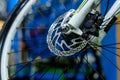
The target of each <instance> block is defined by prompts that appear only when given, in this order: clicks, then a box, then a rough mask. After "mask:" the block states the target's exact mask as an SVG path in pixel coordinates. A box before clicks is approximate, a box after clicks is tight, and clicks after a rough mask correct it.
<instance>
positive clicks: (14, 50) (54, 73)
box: [0, 0, 116, 80]
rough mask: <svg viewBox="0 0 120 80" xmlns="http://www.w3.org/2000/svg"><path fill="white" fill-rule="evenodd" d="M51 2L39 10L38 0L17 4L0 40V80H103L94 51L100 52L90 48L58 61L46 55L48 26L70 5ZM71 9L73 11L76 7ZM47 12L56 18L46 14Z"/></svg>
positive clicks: (21, 0) (39, 3) (51, 55)
mask: <svg viewBox="0 0 120 80" xmlns="http://www.w3.org/2000/svg"><path fill="white" fill-rule="evenodd" d="M37 1H38V2H37ZM52 1H53V2H54V4H50V3H49V0H48V1H47V3H46V6H43V4H45V1H44V0H43V1H42V0H41V2H43V4H42V3H41V2H39V0H20V2H19V3H18V4H17V6H16V8H15V9H14V11H13V12H12V14H11V15H10V17H9V19H8V20H7V22H6V24H5V25H4V29H3V30H2V32H1V36H0V39H1V40H0V42H1V43H0V47H1V50H0V51H1V56H0V57H1V60H0V61H1V62H0V63H1V67H0V71H1V75H0V78H1V80H8V79H10V80H21V79H24V80H31V79H34V80H48V79H49V80H54V79H55V80H59V79H60V80H70V79H71V80H89V79H92V80H97V79H98V80H104V76H103V73H102V68H101V63H100V60H99V58H100V56H99V55H97V54H96V51H98V52H101V51H99V50H98V49H97V50H96V49H93V48H92V49H91V47H90V48H89V49H87V50H84V49H82V50H81V51H80V52H77V53H76V54H74V55H70V56H62V57H61V56H57V55H56V54H54V53H52V52H50V51H49V48H48V44H47V40H46V39H47V34H48V29H49V26H50V25H51V23H52V22H53V21H54V19H55V18H56V17H57V16H58V15H59V14H61V13H63V12H65V11H67V10H68V9H70V8H71V7H70V6H69V5H71V4H70V3H71V2H74V0H70V2H69V1H63V2H61V4H59V3H60V2H59V1H56V0H52ZM80 2H81V1H78V4H79V3H80ZM63 3H64V4H63ZM76 3H77V2H76ZM55 4H57V5H55ZM58 4H59V5H58ZM33 5H34V6H33ZM40 5H41V6H40ZM50 6H52V9H50ZM60 6H62V7H60ZM72 7H74V8H75V7H77V4H76V5H74V4H73V6H72ZM51 11H53V12H55V13H59V14H57V15H55V13H51V14H50V12H51ZM48 14H50V16H49V15H48ZM46 17H48V18H49V20H47V19H48V18H46ZM62 18H63V17H62ZM60 21H61V20H60ZM58 31H59V30H58ZM3 34H4V35H3ZM73 36H74V35H73ZM75 37H77V36H75ZM111 44H112V43H111ZM85 45H86V44H85ZM104 45H105V44H104ZM96 47H102V48H104V47H105V46H104V47H103V46H96ZM107 48H109V47H107ZM107 51H108V50H107ZM109 53H111V52H110V51H109ZM105 59H106V58H105ZM107 60H108V59H107ZM110 62H111V61H110ZM112 65H113V64H112ZM113 69H116V68H113ZM111 75H112V74H111Z"/></svg>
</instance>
